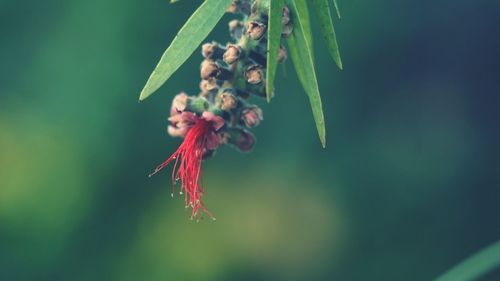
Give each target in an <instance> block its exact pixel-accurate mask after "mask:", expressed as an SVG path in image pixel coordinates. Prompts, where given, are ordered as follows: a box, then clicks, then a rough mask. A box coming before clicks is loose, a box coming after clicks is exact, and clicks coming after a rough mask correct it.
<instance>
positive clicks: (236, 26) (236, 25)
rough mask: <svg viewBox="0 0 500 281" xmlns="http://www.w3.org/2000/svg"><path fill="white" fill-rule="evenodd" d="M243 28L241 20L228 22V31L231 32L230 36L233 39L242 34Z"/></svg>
mask: <svg viewBox="0 0 500 281" xmlns="http://www.w3.org/2000/svg"><path fill="white" fill-rule="evenodd" d="M244 30H245V25H244V24H243V22H241V21H239V20H232V21H230V22H229V32H230V33H231V37H233V38H234V39H240V38H241V36H243V32H244Z"/></svg>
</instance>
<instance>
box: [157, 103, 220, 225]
mask: <svg viewBox="0 0 500 281" xmlns="http://www.w3.org/2000/svg"><path fill="white" fill-rule="evenodd" d="M178 116H179V117H178ZM171 118H172V117H171ZM174 118H176V121H177V124H179V123H182V129H185V130H186V134H185V137H184V141H183V142H182V144H181V145H180V146H179V148H178V149H177V150H176V151H175V152H174V153H173V154H172V155H171V156H170V157H169V158H168V159H167V160H165V162H163V163H161V164H160V165H158V167H156V169H155V170H154V172H153V173H151V174H150V175H149V176H150V177H151V176H153V175H154V174H156V173H158V172H159V171H161V170H162V169H163V168H165V167H166V166H167V165H169V164H170V163H171V162H174V167H173V169H172V196H173V194H174V188H175V182H176V181H180V186H181V193H184V199H185V202H186V207H191V209H192V210H191V218H196V219H199V218H200V217H201V216H202V212H204V213H206V214H207V215H208V216H210V217H211V218H214V216H213V215H212V213H211V212H210V211H208V210H207V208H206V207H205V204H204V203H203V201H202V199H201V197H202V195H203V194H204V193H205V190H204V189H203V185H201V186H200V178H201V176H202V173H201V163H202V161H203V155H204V153H205V152H206V151H207V150H215V149H216V148H217V147H218V146H219V138H218V137H217V134H216V132H217V131H219V130H220V129H221V128H222V127H223V126H224V119H222V118H221V117H219V116H217V115H215V114H214V113H212V112H208V111H205V112H203V114H202V115H201V117H198V116H196V115H195V114H193V113H191V112H182V113H181V114H178V115H175V116H174ZM177 119H178V120H177ZM174 160H175V161H174Z"/></svg>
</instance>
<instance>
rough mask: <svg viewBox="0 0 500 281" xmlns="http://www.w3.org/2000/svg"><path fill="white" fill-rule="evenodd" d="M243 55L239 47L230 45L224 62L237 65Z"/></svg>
mask: <svg viewBox="0 0 500 281" xmlns="http://www.w3.org/2000/svg"><path fill="white" fill-rule="evenodd" d="M240 55H241V49H240V47H239V46H237V45H233V44H229V45H227V47H226V52H225V53H224V62H225V63H227V64H233V63H235V62H236V61H237V60H238V59H239V58H240Z"/></svg>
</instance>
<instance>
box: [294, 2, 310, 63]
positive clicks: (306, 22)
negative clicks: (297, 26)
mask: <svg viewBox="0 0 500 281" xmlns="http://www.w3.org/2000/svg"><path fill="white" fill-rule="evenodd" d="M307 2H309V0H307V1H305V0H298V1H295V4H296V5H297V8H298V9H299V10H300V11H301V17H302V19H303V20H302V27H303V29H304V35H305V36H306V38H307V41H308V42H309V43H310V44H309V46H311V51H312V52H313V54H314V50H313V49H314V40H313V34H312V27H311V16H310V15H309V8H308V6H307Z"/></svg>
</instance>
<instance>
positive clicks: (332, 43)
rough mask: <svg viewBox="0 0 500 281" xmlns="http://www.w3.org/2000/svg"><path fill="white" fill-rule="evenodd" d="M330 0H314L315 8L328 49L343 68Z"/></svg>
mask: <svg viewBox="0 0 500 281" xmlns="http://www.w3.org/2000/svg"><path fill="white" fill-rule="evenodd" d="M329 2H330V0H312V1H311V3H312V6H313V10H314V12H315V14H316V18H317V19H318V22H319V26H320V29H321V34H322V35H323V38H325V40H326V45H327V46H328V51H329V52H330V55H331V56H332V58H333V60H334V61H335V63H336V64H337V66H338V67H339V68H340V69H342V60H341V59H340V53H339V46H338V44H337V38H336V36H335V29H334V28H333V21H332V15H331V14H330V3H329Z"/></svg>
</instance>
